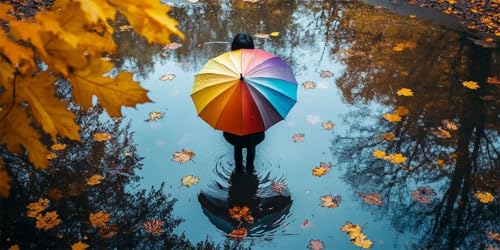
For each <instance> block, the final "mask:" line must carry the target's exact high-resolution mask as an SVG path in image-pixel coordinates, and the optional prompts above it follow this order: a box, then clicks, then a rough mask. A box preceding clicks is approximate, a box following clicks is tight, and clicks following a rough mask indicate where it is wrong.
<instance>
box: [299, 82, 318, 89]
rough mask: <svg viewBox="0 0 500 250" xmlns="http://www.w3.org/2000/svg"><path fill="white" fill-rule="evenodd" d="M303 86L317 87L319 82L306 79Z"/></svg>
mask: <svg viewBox="0 0 500 250" xmlns="http://www.w3.org/2000/svg"><path fill="white" fill-rule="evenodd" d="M302 86H303V87H304V88H305V89H315V88H316V86H317V84H316V83H315V82H313V81H306V82H304V83H302Z"/></svg>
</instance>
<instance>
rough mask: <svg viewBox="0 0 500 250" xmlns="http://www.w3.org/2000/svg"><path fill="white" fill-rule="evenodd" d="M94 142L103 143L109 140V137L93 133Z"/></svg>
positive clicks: (103, 133)
mask: <svg viewBox="0 0 500 250" xmlns="http://www.w3.org/2000/svg"><path fill="white" fill-rule="evenodd" d="M93 137H94V141H98V142H103V141H108V140H110V139H111V135H110V134H108V133H106V132H100V133H94V134H93Z"/></svg>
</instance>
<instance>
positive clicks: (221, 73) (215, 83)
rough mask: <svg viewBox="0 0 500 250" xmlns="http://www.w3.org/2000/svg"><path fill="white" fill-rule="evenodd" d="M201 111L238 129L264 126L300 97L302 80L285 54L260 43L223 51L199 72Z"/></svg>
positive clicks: (196, 93) (195, 95)
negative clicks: (256, 46)
mask: <svg viewBox="0 0 500 250" xmlns="http://www.w3.org/2000/svg"><path fill="white" fill-rule="evenodd" d="M191 98H192V99H193V102H194V105H195V106H196V111H197V112H198V115H199V116H200V117H201V118H202V119H203V120H205V121H206V122H207V123H208V124H210V125H211V126H212V127H214V128H215V129H218V130H222V131H225V132H229V133H232V134H236V135H248V134H252V133H257V132H262V131H265V130H266V129H268V128H269V127H271V126H272V125H274V124H275V123H277V122H279V121H281V120H283V119H284V118H285V117H286V115H287V114H288V112H290V109H292V107H293V105H294V104H295V103H296V102H297V80H295V76H294V75H293V72H292V69H291V68H290V66H289V65H288V64H287V63H285V62H284V61H283V60H282V59H281V58H279V57H277V56H274V55H272V54H270V53H268V52H265V51H263V50H260V49H241V50H235V51H230V52H227V53H224V54H222V55H220V56H218V57H215V58H213V59H211V60H209V61H208V62H207V64H206V65H205V66H204V67H203V68H202V69H201V70H200V72H198V74H196V76H195V82H194V86H193V91H192V94H191Z"/></svg>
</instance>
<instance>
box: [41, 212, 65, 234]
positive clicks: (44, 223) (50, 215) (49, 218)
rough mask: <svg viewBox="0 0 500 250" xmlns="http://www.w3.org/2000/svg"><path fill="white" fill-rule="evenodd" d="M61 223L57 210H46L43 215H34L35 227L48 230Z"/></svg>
mask: <svg viewBox="0 0 500 250" xmlns="http://www.w3.org/2000/svg"><path fill="white" fill-rule="evenodd" d="M59 224H61V220H60V219H59V218H58V215H57V211H52V212H47V213H45V215H42V214H38V215H37V217H36V225H35V226H36V228H38V229H43V230H49V229H52V228H54V227H56V226H57V225H59Z"/></svg>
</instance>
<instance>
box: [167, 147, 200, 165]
mask: <svg viewBox="0 0 500 250" xmlns="http://www.w3.org/2000/svg"><path fill="white" fill-rule="evenodd" d="M195 155H196V154H195V153H194V152H193V151H191V150H189V149H182V152H179V151H176V152H175V153H174V154H173V157H172V160H174V161H176V162H178V163H181V164H182V163H186V162H188V161H191V160H192V159H193V157H194V156H195Z"/></svg>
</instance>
